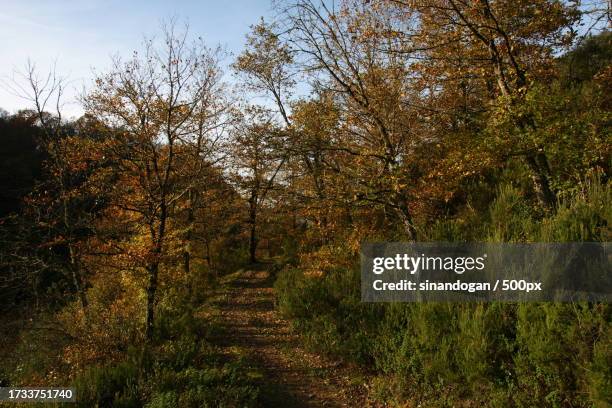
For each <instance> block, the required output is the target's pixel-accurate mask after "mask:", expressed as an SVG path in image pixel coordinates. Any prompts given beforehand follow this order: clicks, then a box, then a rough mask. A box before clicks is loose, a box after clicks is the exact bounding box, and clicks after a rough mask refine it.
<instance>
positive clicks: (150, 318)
mask: <svg viewBox="0 0 612 408" xmlns="http://www.w3.org/2000/svg"><path fill="white" fill-rule="evenodd" d="M148 269H149V285H148V286H147V326H146V337H147V341H148V342H150V341H151V340H152V339H153V326H154V324H155V295H156V293H157V275H158V273H159V262H154V263H153V264H152V265H151V266H150V267H149V268H148Z"/></svg>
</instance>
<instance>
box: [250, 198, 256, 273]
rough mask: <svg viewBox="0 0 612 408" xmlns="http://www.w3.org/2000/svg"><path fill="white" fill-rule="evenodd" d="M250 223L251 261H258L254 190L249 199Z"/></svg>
mask: <svg viewBox="0 0 612 408" xmlns="http://www.w3.org/2000/svg"><path fill="white" fill-rule="evenodd" d="M249 224H250V226H251V231H250V232H251V233H250V238H249V258H250V261H251V263H256V262H257V255H256V252H257V193H256V192H253V193H252V194H251V198H250V199H249Z"/></svg>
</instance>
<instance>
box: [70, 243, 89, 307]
mask: <svg viewBox="0 0 612 408" xmlns="http://www.w3.org/2000/svg"><path fill="white" fill-rule="evenodd" d="M68 252H69V253H70V273H71V274H72V284H73V285H74V288H75V290H76V291H77V294H78V295H79V300H80V302H81V307H82V308H83V315H86V314H87V306H88V304H89V302H88V301H87V294H86V293H85V288H84V287H83V278H82V276H81V271H80V268H79V264H78V261H77V258H76V254H75V253H74V248H73V247H72V244H68Z"/></svg>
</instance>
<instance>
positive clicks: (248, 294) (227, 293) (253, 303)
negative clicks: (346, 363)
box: [213, 271, 366, 407]
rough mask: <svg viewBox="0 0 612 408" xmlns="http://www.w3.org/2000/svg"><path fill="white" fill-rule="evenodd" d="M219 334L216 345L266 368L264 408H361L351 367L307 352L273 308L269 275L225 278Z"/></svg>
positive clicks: (240, 274) (359, 387) (358, 386)
mask: <svg viewBox="0 0 612 408" xmlns="http://www.w3.org/2000/svg"><path fill="white" fill-rule="evenodd" d="M214 305H215V308H216V309H217V313H218V316H217V317H218V318H219V319H218V324H220V325H221V328H222V330H221V333H222V334H221V335H220V336H219V338H217V339H213V342H214V343H216V344H217V345H219V346H221V347H223V348H229V350H232V352H236V351H238V352H239V353H240V354H245V355H246V356H247V358H248V359H249V360H251V361H252V362H253V364H255V365H256V366H257V367H258V368H259V369H261V370H262V372H263V376H262V378H261V379H260V380H259V382H260V384H259V385H260V386H261V394H262V395H261V398H260V400H261V405H262V406H264V407H347V406H355V407H362V406H365V405H366V402H365V401H364V394H365V392H364V387H363V385H362V384H363V381H362V379H360V377H359V376H355V375H354V373H351V372H350V371H349V370H348V369H347V368H344V367H340V366H339V365H338V364H336V363H334V362H331V361H329V360H327V359H325V358H323V357H321V356H318V355H316V354H312V353H308V352H306V351H305V350H304V349H303V347H302V346H301V345H300V342H299V338H298V337H297V335H296V334H294V333H292V331H291V328H290V325H289V322H288V321H286V320H284V319H283V318H282V317H281V316H280V315H279V313H278V312H277V311H276V310H275V307H274V289H273V287H272V279H271V278H270V276H269V274H268V272H267V271H243V272H237V273H235V274H233V275H230V276H228V277H226V278H225V279H224V282H223V285H222V286H221V288H220V289H219V293H218V296H216V300H215V303H214Z"/></svg>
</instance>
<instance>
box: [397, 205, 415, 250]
mask: <svg viewBox="0 0 612 408" xmlns="http://www.w3.org/2000/svg"><path fill="white" fill-rule="evenodd" d="M394 208H395V213H396V214H397V216H398V218H399V219H400V222H401V223H402V228H403V229H404V232H405V233H406V235H407V236H408V240H410V241H411V242H415V241H416V240H417V232H416V229H415V228H414V222H413V220H412V215H411V214H410V211H409V210H408V206H407V205H406V204H404V203H401V204H399V205H397V206H396V207H394Z"/></svg>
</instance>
